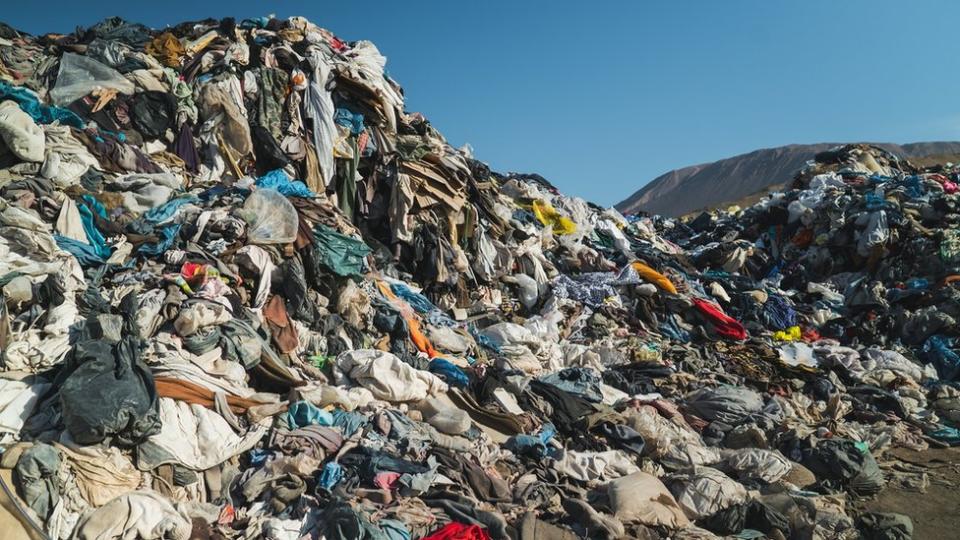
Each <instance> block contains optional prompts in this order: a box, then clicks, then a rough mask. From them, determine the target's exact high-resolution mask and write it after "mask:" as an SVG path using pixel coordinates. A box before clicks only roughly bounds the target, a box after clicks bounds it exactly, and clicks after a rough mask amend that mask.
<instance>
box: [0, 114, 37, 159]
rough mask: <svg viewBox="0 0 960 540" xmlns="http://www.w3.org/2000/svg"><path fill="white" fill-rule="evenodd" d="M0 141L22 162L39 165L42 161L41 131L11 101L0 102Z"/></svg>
mask: <svg viewBox="0 0 960 540" xmlns="http://www.w3.org/2000/svg"><path fill="white" fill-rule="evenodd" d="M0 140H2V141H3V145H4V146H5V147H6V148H7V150H9V151H10V152H12V153H13V155H15V156H16V157H18V158H20V159H22V160H23V161H33V162H38V163H39V162H42V161H43V159H44V150H45V143H44V138H43V129H41V128H40V126H38V125H37V124H35V123H34V122H33V119H32V118H30V116H29V115H28V114H27V113H25V112H23V111H22V110H20V107H18V106H17V104H16V103H14V102H12V101H3V102H0Z"/></svg>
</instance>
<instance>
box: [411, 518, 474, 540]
mask: <svg viewBox="0 0 960 540" xmlns="http://www.w3.org/2000/svg"><path fill="white" fill-rule="evenodd" d="M423 540H490V535H489V534H488V533H487V530H486V529H484V528H482V527H480V526H479V525H465V524H463V523H457V522H456V521H453V522H451V523H447V524H446V525H444V526H443V528H442V529H440V530H438V531H436V532H434V533H433V534H431V535H430V536H424V537H423Z"/></svg>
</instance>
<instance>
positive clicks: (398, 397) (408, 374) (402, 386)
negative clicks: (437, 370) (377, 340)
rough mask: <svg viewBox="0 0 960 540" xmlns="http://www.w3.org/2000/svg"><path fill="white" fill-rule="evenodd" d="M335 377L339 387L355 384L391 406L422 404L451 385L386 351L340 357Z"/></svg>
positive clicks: (348, 353) (366, 350) (371, 351)
mask: <svg viewBox="0 0 960 540" xmlns="http://www.w3.org/2000/svg"><path fill="white" fill-rule="evenodd" d="M334 376H335V378H336V382H337V384H340V385H343V384H347V383H348V382H349V381H351V380H352V381H353V382H355V383H356V384H359V385H360V386H363V387H364V388H366V389H367V390H369V391H370V392H371V393H372V394H373V397H375V398H377V399H382V400H385V401H390V402H402V401H419V400H421V399H424V398H426V397H427V396H428V395H432V394H436V393H438V392H446V391H447V388H448V387H447V383H445V382H443V381H442V380H441V379H440V378H439V377H437V376H436V375H434V374H433V373H430V372H429V371H421V370H418V369H414V368H413V367H411V366H410V365H409V364H406V363H404V362H403V361H402V360H400V359H399V358H397V357H396V356H394V355H393V354H390V353H388V352H384V351H377V350H371V349H361V350H356V351H347V352H344V353H341V354H340V356H337V361H336V366H335V368H334Z"/></svg>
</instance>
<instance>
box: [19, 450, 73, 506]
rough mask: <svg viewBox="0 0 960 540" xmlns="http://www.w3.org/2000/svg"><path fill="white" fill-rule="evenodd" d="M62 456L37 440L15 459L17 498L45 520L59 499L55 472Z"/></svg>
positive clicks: (58, 467)
mask: <svg viewBox="0 0 960 540" xmlns="http://www.w3.org/2000/svg"><path fill="white" fill-rule="evenodd" d="M61 459H62V457H61V455H60V451H59V450H57V449H56V448H54V447H53V446H50V445H49V444H44V443H38V444H35V445H33V446H31V447H30V448H29V449H27V450H26V451H24V452H23V455H21V456H20V460H19V461H17V467H16V473H17V486H18V487H19V488H20V489H19V490H18V491H19V492H20V497H22V498H23V500H24V501H25V502H26V503H27V506H29V507H30V508H31V509H32V510H33V511H34V512H36V513H37V515H38V516H40V517H41V518H42V519H44V520H46V519H47V518H48V517H49V516H50V512H51V511H52V510H53V508H54V507H55V506H56V505H57V503H58V502H60V490H61V486H60V485H59V481H58V479H57V471H58V470H59V469H60V461H61Z"/></svg>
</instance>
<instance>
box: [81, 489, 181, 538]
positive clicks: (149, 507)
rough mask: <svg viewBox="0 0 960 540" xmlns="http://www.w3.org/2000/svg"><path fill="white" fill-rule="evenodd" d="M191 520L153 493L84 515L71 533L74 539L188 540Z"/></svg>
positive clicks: (122, 498)
mask: <svg viewBox="0 0 960 540" xmlns="http://www.w3.org/2000/svg"><path fill="white" fill-rule="evenodd" d="M191 529H192V524H191V521H190V518H189V517H188V516H186V515H185V514H183V513H181V512H179V511H177V509H175V508H174V507H173V506H172V505H171V504H170V503H169V502H168V501H167V499H166V498H165V497H163V496H162V495H160V494H159V493H156V492H154V491H134V492H130V493H126V494H124V495H121V496H119V497H117V498H115V499H113V500H111V501H110V502H108V503H107V504H105V505H103V506H101V507H100V508H98V509H97V510H96V511H94V512H93V513H91V514H89V515H87V516H86V517H84V518H83V519H82V520H80V523H79V524H78V525H77V529H76V531H75V532H74V535H75V538H76V539H77V540H113V539H116V540H126V539H132V538H137V539H139V540H187V539H188V538H189V537H190V531H191Z"/></svg>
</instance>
